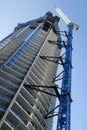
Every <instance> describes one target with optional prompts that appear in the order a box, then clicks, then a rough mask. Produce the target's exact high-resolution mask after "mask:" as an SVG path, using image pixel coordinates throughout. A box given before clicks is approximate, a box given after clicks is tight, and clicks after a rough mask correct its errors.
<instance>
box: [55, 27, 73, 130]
mask: <svg viewBox="0 0 87 130" xmlns="http://www.w3.org/2000/svg"><path fill="white" fill-rule="evenodd" d="M68 28H69V30H68V37H67V46H66V54H65V63H64V71H63V79H62V87H61V96H60V106H59V113H58V123H57V130H70V115H71V114H70V113H71V102H72V99H71V71H72V30H73V25H69V26H68Z"/></svg>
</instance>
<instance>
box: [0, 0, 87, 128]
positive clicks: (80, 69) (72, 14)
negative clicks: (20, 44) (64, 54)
mask: <svg viewBox="0 0 87 130" xmlns="http://www.w3.org/2000/svg"><path fill="white" fill-rule="evenodd" d="M54 5H57V6H58V7H59V8H60V9H61V10H62V11H63V12H64V13H65V14H66V15H67V16H68V17H69V18H70V20H72V21H73V22H75V23H77V24H78V25H79V26H80V28H79V30H78V31H74V32H73V37H74V39H73V49H74V50H73V73H72V99H73V103H72V114H71V117H72V118H71V130H86V127H87V124H86V122H87V119H86V117H87V112H86V110H87V101H86V100H87V60H86V56H87V43H86V41H87V39H86V32H87V26H86V24H87V15H86V12H87V11H86V10H87V9H86V8H87V1H86V0H0V40H2V39H3V38H4V37H5V36H7V35H8V34H10V33H11V32H12V31H13V29H14V27H15V26H16V25H17V24H18V23H23V22H27V21H29V20H32V19H35V18H38V17H40V16H43V15H44V14H45V13H46V12H47V11H51V12H52V13H53V14H54V15H58V14H57V13H56V12H55V10H54ZM59 26H60V29H61V30H66V29H67V27H66V24H65V23H64V21H63V20H62V19H61V20H60V22H59ZM53 130H56V127H55V124H54V129H53Z"/></svg>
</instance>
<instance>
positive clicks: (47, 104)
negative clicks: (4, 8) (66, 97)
mask: <svg viewBox="0 0 87 130" xmlns="http://www.w3.org/2000/svg"><path fill="white" fill-rule="evenodd" d="M58 21H59V18H58V17H57V16H55V17H54V16H53V15H52V14H51V13H50V12H47V13H46V14H45V15H44V16H43V17H40V18H37V19H35V20H32V21H29V22H27V23H22V24H18V26H17V27H15V29H14V31H13V32H12V33H11V34H10V35H9V36H7V37H6V38H5V39H3V40H2V41H1V42H0V130H51V129H52V118H51V119H45V118H44V116H45V115H46V114H47V113H48V112H49V111H50V110H51V109H52V108H53V106H54V105H55V98H54V97H53V96H51V95H49V94H47V93H54V91H53V89H48V88H47V87H48V86H53V85H55V83H54V82H53V79H54V77H55V75H56V70H57V64H56V63H55V62H56V61H55V59H53V61H51V60H50V59H49V57H57V56H59V55H60V49H59V48H58V45H57V44H56V43H51V42H50V41H57V40H58V38H59V37H60V36H59V35H58V34H57V33H56V32H58V31H59V28H58ZM47 57H48V59H47ZM43 91H46V92H47V93H44V92H43Z"/></svg>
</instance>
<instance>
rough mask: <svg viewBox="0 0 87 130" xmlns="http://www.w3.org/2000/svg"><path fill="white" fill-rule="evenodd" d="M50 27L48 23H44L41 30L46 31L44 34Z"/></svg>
mask: <svg viewBox="0 0 87 130" xmlns="http://www.w3.org/2000/svg"><path fill="white" fill-rule="evenodd" d="M50 26H51V24H50V23H48V22H45V24H44V26H43V28H42V29H43V30H44V31H46V32H47V31H48V29H49V28H50Z"/></svg>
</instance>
